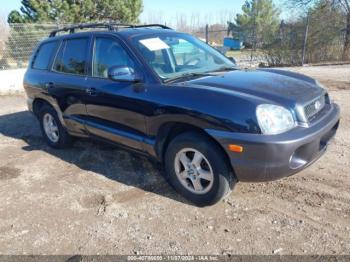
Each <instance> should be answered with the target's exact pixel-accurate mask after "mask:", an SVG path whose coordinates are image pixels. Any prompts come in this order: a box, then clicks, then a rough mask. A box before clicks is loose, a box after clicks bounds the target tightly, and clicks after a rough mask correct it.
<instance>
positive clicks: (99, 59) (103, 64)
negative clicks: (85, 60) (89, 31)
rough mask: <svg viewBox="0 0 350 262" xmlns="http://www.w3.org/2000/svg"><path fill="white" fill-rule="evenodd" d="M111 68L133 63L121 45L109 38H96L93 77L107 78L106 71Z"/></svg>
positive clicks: (129, 65)
mask: <svg viewBox="0 0 350 262" xmlns="http://www.w3.org/2000/svg"><path fill="white" fill-rule="evenodd" d="M112 66H128V67H131V68H134V63H133V61H132V59H131V58H130V56H129V55H128V53H127V52H126V51H125V50H124V48H123V47H121V45H120V44H119V43H118V42H117V41H116V40H113V39H110V38H96V41H95V48H94V58H93V63H92V68H93V70H92V71H93V76H96V77H103V78H107V77H108V69H109V68H110V67H112Z"/></svg>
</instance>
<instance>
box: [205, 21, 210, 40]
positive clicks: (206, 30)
mask: <svg viewBox="0 0 350 262" xmlns="http://www.w3.org/2000/svg"><path fill="white" fill-rule="evenodd" d="M205 42H206V43H207V44H208V43H209V25H208V24H206V25H205Z"/></svg>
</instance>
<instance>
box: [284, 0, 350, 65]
mask: <svg viewBox="0 0 350 262" xmlns="http://www.w3.org/2000/svg"><path fill="white" fill-rule="evenodd" d="M287 1H288V2H290V3H292V4H293V5H295V6H298V7H309V6H310V5H313V4H315V2H316V1H315V0H287ZM324 1H325V2H329V3H330V4H331V5H332V6H334V7H335V8H340V9H341V10H342V11H343V12H344V14H345V16H346V27H345V28H344V32H345V40H344V49H343V60H348V59H350V0H324Z"/></svg>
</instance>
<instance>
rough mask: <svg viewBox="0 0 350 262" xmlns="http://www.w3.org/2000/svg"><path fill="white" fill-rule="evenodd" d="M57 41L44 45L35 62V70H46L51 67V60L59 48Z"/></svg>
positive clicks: (37, 53)
mask: <svg viewBox="0 0 350 262" xmlns="http://www.w3.org/2000/svg"><path fill="white" fill-rule="evenodd" d="M57 44H58V43H57V41H54V42H49V43H45V44H42V45H41V46H40V47H39V49H38V51H37V52H36V55H35V57H34V61H33V64H32V65H33V66H32V67H33V68H34V69H41V70H46V69H48V67H49V63H50V59H51V57H52V55H53V53H54V52H55V50H56V48H57Z"/></svg>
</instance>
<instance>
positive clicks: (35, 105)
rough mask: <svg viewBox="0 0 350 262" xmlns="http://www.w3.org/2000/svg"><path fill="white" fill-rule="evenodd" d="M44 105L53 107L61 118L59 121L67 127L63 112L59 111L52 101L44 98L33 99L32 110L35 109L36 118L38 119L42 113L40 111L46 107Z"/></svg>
mask: <svg viewBox="0 0 350 262" xmlns="http://www.w3.org/2000/svg"><path fill="white" fill-rule="evenodd" d="M44 105H47V106H50V107H52V108H53V109H54V110H55V111H56V113H57V116H58V118H59V120H60V121H61V124H62V125H63V126H66V124H65V121H64V119H63V115H62V112H61V110H60V109H59V107H58V106H56V105H54V104H53V103H51V102H50V101H48V100H46V99H44V98H42V97H36V98H34V99H33V103H32V109H33V113H34V115H35V116H37V117H38V114H39V112H40V109H41V108H42V107H43V106H44Z"/></svg>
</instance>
